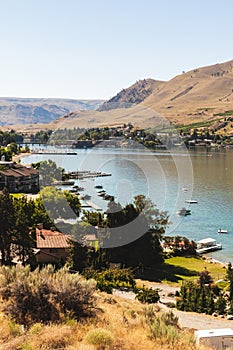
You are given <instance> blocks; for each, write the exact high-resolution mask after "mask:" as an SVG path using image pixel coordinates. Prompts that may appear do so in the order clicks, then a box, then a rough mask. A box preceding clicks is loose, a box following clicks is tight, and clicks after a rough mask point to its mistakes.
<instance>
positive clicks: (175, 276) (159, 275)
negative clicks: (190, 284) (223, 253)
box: [139, 256, 226, 284]
mask: <svg viewBox="0 0 233 350" xmlns="http://www.w3.org/2000/svg"><path fill="white" fill-rule="evenodd" d="M205 268H206V269H207V270H208V271H209V272H210V275H211V276H212V277H213V279H214V281H218V280H221V279H223V278H224V276H225V273H226V269H225V268H223V267H222V265H220V264H217V263H210V262H206V261H204V260H203V259H202V258H195V257H179V256H177V257H172V258H169V259H165V261H164V264H162V265H161V266H156V267H153V268H151V269H146V270H145V271H144V273H143V275H140V276H139V278H140V279H144V280H148V281H154V282H166V283H173V284H177V283H179V284H180V283H181V282H182V280H195V279H197V278H198V272H201V271H203V270H204V269H205Z"/></svg>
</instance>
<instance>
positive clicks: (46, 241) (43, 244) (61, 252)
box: [36, 226, 70, 264]
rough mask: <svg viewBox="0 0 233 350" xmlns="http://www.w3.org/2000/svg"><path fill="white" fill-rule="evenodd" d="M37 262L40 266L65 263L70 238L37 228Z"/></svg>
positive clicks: (59, 233) (56, 232)
mask: <svg viewBox="0 0 233 350" xmlns="http://www.w3.org/2000/svg"><path fill="white" fill-rule="evenodd" d="M36 248H37V249H38V252H37V254H36V260H37V262H38V263H39V264H48V263H51V264H58V263H64V262H65V261H66V259H67V257H68V253H69V248H70V242H69V237H68V236H67V235H65V234H63V233H61V232H58V231H53V230H45V229H43V227H42V226H38V227H37V228H36Z"/></svg>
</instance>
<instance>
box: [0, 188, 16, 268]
mask: <svg viewBox="0 0 233 350" xmlns="http://www.w3.org/2000/svg"><path fill="white" fill-rule="evenodd" d="M14 230H15V210H14V204H13V200H12V197H11V196H10V194H9V192H8V190H7V189H6V188H4V189H3V191H2V193H1V194H0V251H1V255H2V264H3V265H4V264H10V263H11V243H12V241H13V237H14Z"/></svg>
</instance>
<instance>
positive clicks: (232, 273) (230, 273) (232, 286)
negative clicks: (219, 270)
mask: <svg viewBox="0 0 233 350" xmlns="http://www.w3.org/2000/svg"><path fill="white" fill-rule="evenodd" d="M226 277H227V279H228V281H229V291H230V294H229V300H230V301H233V269H232V264H231V263H229V264H228V266H227V272H226Z"/></svg>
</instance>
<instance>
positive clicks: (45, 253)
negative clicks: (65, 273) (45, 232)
mask: <svg viewBox="0 0 233 350" xmlns="http://www.w3.org/2000/svg"><path fill="white" fill-rule="evenodd" d="M67 257H68V251H67V249H65V248H42V249H40V252H39V253H38V254H37V255H36V259H37V262H38V263H40V264H45V263H59V262H61V261H62V262H64V261H65V260H66V259H67Z"/></svg>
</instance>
